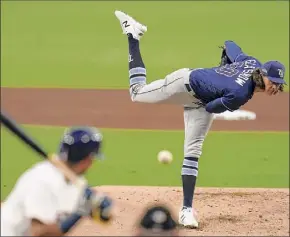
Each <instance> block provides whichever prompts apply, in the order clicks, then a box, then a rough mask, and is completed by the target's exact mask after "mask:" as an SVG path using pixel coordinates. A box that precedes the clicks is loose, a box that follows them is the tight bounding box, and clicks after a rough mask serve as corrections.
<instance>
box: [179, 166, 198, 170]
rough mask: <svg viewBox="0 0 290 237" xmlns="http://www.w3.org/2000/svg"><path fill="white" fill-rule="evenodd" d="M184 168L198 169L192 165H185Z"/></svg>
mask: <svg viewBox="0 0 290 237" xmlns="http://www.w3.org/2000/svg"><path fill="white" fill-rule="evenodd" d="M182 168H188V169H192V170H198V167H192V166H188V165H183V166H182Z"/></svg>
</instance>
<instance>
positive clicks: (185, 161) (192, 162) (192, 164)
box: [183, 159, 198, 168]
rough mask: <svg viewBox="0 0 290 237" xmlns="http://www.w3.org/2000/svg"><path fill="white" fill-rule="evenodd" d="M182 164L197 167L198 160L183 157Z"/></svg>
mask: <svg viewBox="0 0 290 237" xmlns="http://www.w3.org/2000/svg"><path fill="white" fill-rule="evenodd" d="M183 165H186V166H191V167H195V168H198V162H196V161H193V160H187V159H184V160H183Z"/></svg>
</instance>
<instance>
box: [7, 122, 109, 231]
mask: <svg viewBox="0 0 290 237" xmlns="http://www.w3.org/2000/svg"><path fill="white" fill-rule="evenodd" d="M101 144H102V134H101V133H100V132H99V131H98V130H97V129H95V128H91V127H80V128H79V127H76V128H70V129H67V130H66V131H65V133H64V135H63V138H62V141H61V143H60V149H59V154H58V155H59V157H60V158H61V159H63V160H64V161H65V163H66V164H67V165H68V166H69V167H70V168H71V169H72V170H73V171H74V172H75V173H76V174H77V175H79V176H80V177H82V176H83V174H84V173H85V172H86V171H87V170H88V169H89V168H90V167H91V165H92V162H93V160H94V159H95V158H100V157H101ZM100 195H101V194H99V193H97V192H96V191H93V190H91V189H90V188H87V189H86V190H84V189H80V188H79V187H77V186H76V185H74V184H72V183H70V182H69V181H68V180H66V178H65V177H64V175H63V173H61V172H60V170H58V169H57V168H56V167H55V166H53V164H51V163H50V162H49V161H43V162H39V163H37V164H36V165H34V166H33V167H31V168H30V169H28V170H27V171H26V172H25V173H23V174H22V175H21V176H20V178H19V179H18V181H17V183H16V185H15V187H14V188H13V190H12V191H11V193H10V194H9V196H8V197H7V200H5V202H4V203H3V204H2V206H1V236H62V235H64V234H66V233H67V232H68V231H69V230H70V229H71V228H72V227H73V226H75V224H76V223H78V221H79V220H80V219H81V218H82V217H83V216H89V217H92V218H93V219H98V220H104V221H106V218H108V213H109V210H110V207H111V199H110V198H108V197H106V196H102V197H101V198H100Z"/></svg>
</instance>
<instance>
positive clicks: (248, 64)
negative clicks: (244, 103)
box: [235, 59, 257, 86]
mask: <svg viewBox="0 0 290 237" xmlns="http://www.w3.org/2000/svg"><path fill="white" fill-rule="evenodd" d="M256 66H257V61H256V60H253V59H251V60H246V61H245V66H244V70H243V71H242V72H241V73H240V74H239V75H238V77H237V79H236V80H235V82H236V83H238V84H239V85H240V86H243V85H244V84H245V83H246V81H247V80H249V78H250V76H251V75H252V73H253V72H254V70H255V68H256Z"/></svg>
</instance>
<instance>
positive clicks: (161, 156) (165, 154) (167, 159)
mask: <svg viewBox="0 0 290 237" xmlns="http://www.w3.org/2000/svg"><path fill="white" fill-rule="evenodd" d="M157 159H158V161H159V162H160V163H162V164H170V163H171V162H172V160H173V155H172V153H171V152H170V151H167V150H162V151H160V152H159V153H158V155H157Z"/></svg>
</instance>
